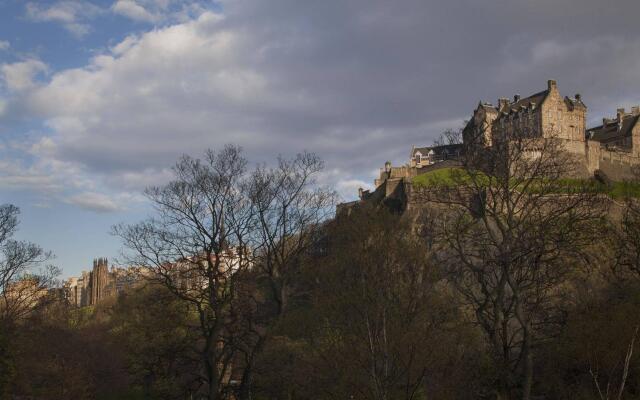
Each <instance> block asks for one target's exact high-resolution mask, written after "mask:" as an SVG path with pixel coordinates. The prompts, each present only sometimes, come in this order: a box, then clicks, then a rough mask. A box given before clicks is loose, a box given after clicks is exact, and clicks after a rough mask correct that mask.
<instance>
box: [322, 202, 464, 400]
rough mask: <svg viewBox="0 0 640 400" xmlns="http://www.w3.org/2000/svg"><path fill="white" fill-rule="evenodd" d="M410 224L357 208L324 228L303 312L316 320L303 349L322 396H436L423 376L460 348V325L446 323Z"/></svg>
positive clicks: (446, 304)
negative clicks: (309, 302)
mask: <svg viewBox="0 0 640 400" xmlns="http://www.w3.org/2000/svg"><path fill="white" fill-rule="evenodd" d="M410 228H411V227H410V225H409V222H408V221H407V220H402V219H401V217H399V216H397V215H393V214H391V213H390V212H388V211H386V210H384V209H382V210H374V209H369V208H368V207H364V208H362V209H356V210H354V211H353V212H352V213H351V215H349V216H348V217H347V216H345V217H343V218H339V219H338V220H337V221H336V222H335V223H333V224H332V226H331V227H330V228H329V229H328V236H329V238H328V240H329V246H328V251H327V255H326V257H323V258H321V259H319V260H318V261H320V263H319V264H318V265H316V266H315V271H316V272H315V276H316V281H317V284H316V288H315V290H314V294H313V305H314V308H313V309H312V310H311V312H313V314H314V315H316V319H317V321H318V322H317V323H316V326H315V329H314V331H313V332H311V338H312V339H311V343H313V347H312V349H311V351H312V352H313V353H316V354H317V355H318V361H316V363H317V366H316V368H317V369H318V370H320V371H322V376H323V379H324V382H323V384H320V385H318V386H320V387H322V388H323V391H324V392H325V393H327V397H328V398H335V399H338V398H350V397H351V398H367V399H376V400H384V399H407V400H410V399H418V398H426V397H429V398H430V397H432V396H433V397H437V398H442V396H443V393H438V392H436V390H435V387H433V386H434V385H430V384H429V382H432V381H439V379H438V378H436V376H438V372H437V371H438V369H440V368H443V367H444V365H445V364H446V363H447V362H449V361H452V360H447V357H451V358H452V359H455V358H456V356H457V355H458V351H459V350H461V349H462V348H464V346H462V345H461V342H457V339H456V338H457V336H458V334H459V333H460V332H462V331H463V330H458V329H456V328H457V327H455V328H454V326H455V325H456V324H455V318H456V315H457V312H456V310H455V309H454V308H453V307H452V304H453V303H452V302H450V301H449V300H447V296H446V295H445V294H444V292H441V291H439V290H438V282H439V281H440V276H439V273H438V269H437V268H436V266H435V265H434V264H433V263H432V261H433V260H432V258H431V257H430V255H429V254H428V253H427V250H426V248H425V245H424V243H423V242H422V241H421V240H420V238H419V237H417V236H416V235H414V234H412V233H411V229H410ZM458 345H461V346H458ZM441 348H447V349H450V350H449V354H445V353H444V352H440V351H438V349H441ZM445 360H446V361H445ZM441 378H443V379H444V380H446V377H441ZM431 389H432V390H433V391H431Z"/></svg>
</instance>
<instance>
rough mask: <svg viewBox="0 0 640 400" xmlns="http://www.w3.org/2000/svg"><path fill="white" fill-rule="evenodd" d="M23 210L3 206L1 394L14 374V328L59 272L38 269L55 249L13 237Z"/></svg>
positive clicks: (0, 222)
mask: <svg viewBox="0 0 640 400" xmlns="http://www.w3.org/2000/svg"><path fill="white" fill-rule="evenodd" d="M19 214H20V210H19V209H18V207H16V206H14V205H11V204H5V205H2V206H0V396H2V395H3V394H4V393H5V391H6V390H7V383H8V382H7V380H8V378H9V376H10V375H11V369H12V367H11V363H12V354H11V351H10V350H11V348H12V345H11V342H12V340H13V338H12V332H13V330H14V328H15V326H16V324H17V323H18V322H19V321H20V320H21V319H22V318H24V317H25V316H26V315H28V314H29V313H30V312H32V311H33V310H34V309H35V308H36V307H37V306H38V305H40V304H41V303H42V300H43V299H44V298H45V297H46V295H47V289H48V288H49V287H51V286H52V284H53V283H54V282H55V277H56V276H57V275H58V269H57V268H55V267H53V266H45V267H43V268H42V269H40V270H37V269H36V268H37V267H39V266H41V265H42V264H43V263H45V262H46V261H48V260H49V259H51V257H52V255H51V253H49V252H46V251H44V250H43V249H42V248H41V247H40V246H38V245H36V244H34V243H30V242H26V241H18V240H14V239H13V235H14V234H15V233H16V231H17V229H18V215H19Z"/></svg>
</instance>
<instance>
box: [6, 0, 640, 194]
mask: <svg viewBox="0 0 640 400" xmlns="http://www.w3.org/2000/svg"><path fill="white" fill-rule="evenodd" d="M603 4H604V3H603V2H601V1H599V0H598V1H596V0H553V1H552V0H540V1H535V2H533V1H526V0H516V1H513V0H509V1H507V0H459V1H447V2H442V1H437V2H436V1H423V0H404V1H399V2H388V1H382V0H366V1H365V0H353V1H348V2H345V1H337V0H326V1H320V2H304V1H303V2H301V1H298V0H272V1H268V2H265V1H261V0H239V1H237V0H234V1H231V0H229V1H226V0H225V1H223V2H222V15H220V16H215V15H213V14H211V13H205V14H203V16H202V17H201V18H200V19H198V20H192V21H191V22H186V23H183V24H176V25H173V26H168V27H166V28H163V29H157V30H155V31H153V32H150V33H147V34H144V35H141V36H140V37H139V38H129V39H128V41H129V42H128V43H127V46H122V48H121V49H119V50H118V52H117V53H113V54H104V55H103V56H101V57H97V58H96V59H94V60H92V62H91V64H90V65H88V66H87V67H86V68H81V69H77V70H69V71H60V72H59V73H57V74H54V75H53V76H52V78H51V81H50V83H49V84H47V85H46V86H44V87H42V88H40V89H39V90H37V91H35V92H34V93H33V94H32V95H30V96H28V97H24V98H22V99H21V100H20V101H21V102H22V103H21V104H22V105H21V106H19V105H13V106H12V107H15V108H17V109H20V108H21V107H27V106H28V107H29V108H30V110H31V112H32V113H36V114H37V115H39V116H41V117H42V118H45V119H46V120H47V121H48V125H49V126H50V127H51V129H52V130H53V134H52V138H53V140H54V141H55V143H56V148H55V151H53V152H52V153H51V154H52V155H51V156H52V157H54V158H57V159H61V160H65V161H71V162H76V163H79V164H81V165H82V166H83V167H86V169H87V170H88V171H91V173H93V174H96V175H97V176H103V177H105V179H106V181H108V182H110V183H111V184H112V185H115V186H118V185H125V184H126V185H129V186H127V187H130V186H131V185H132V182H144V181H145V180H144V179H141V178H140V176H137V175H136V174H138V175H140V173H141V171H148V173H149V174H150V175H157V176H160V175H162V174H161V173H160V171H162V170H163V169H165V168H166V167H167V166H168V165H171V164H172V163H173V161H174V160H175V159H176V158H177V157H178V156H179V155H180V154H182V153H191V154H196V155H197V154H201V152H202V151H203V150H204V148H206V147H215V146H218V145H221V144H223V143H227V142H236V143H239V144H241V145H243V146H244V147H245V148H246V150H247V152H248V155H249V157H250V159H252V160H255V161H264V160H268V159H272V158H273V156H274V155H276V154H278V153H284V154H290V153H294V152H297V151H300V150H302V149H307V150H311V151H317V152H319V153H320V154H321V156H323V157H324V158H325V159H326V160H327V165H328V166H329V168H331V169H332V170H335V171H338V173H336V174H334V176H336V178H335V179H336V182H339V185H341V187H342V188H350V187H353V185H354V184H355V183H356V182H357V183H359V181H362V180H363V179H364V180H368V179H370V177H371V171H375V169H376V168H377V167H378V166H380V165H382V163H384V161H385V160H391V161H392V162H393V163H396V164H397V163H400V162H404V161H405V160H406V158H407V153H408V151H409V149H410V147H411V145H412V144H415V145H423V144H428V143H430V142H431V141H432V140H433V138H435V137H436V136H437V135H438V134H439V133H440V131H442V130H443V129H445V128H446V127H449V126H451V127H457V126H460V124H461V123H462V120H463V119H464V118H466V117H468V116H469V115H470V113H471V111H472V109H473V107H474V106H475V105H476V103H477V101H478V100H480V99H483V100H489V101H495V99H496V98H497V97H499V96H505V95H506V96H510V95H513V94H515V93H521V94H523V95H524V94H528V93H531V92H535V91H539V90H542V89H544V87H545V85H546V80H547V79H549V78H555V79H557V80H558V82H559V85H560V89H561V91H562V92H563V93H565V94H568V95H571V94H574V93H575V92H580V93H581V94H582V95H583V98H584V99H585V101H586V102H587V103H588V105H589V106H590V110H591V111H590V117H591V118H593V119H595V118H599V117H600V116H601V115H600V113H603V112H606V110H613V109H615V107H616V106H617V105H618V103H620V102H622V101H633V100H634V99H637V100H638V101H639V102H640V80H638V79H636V78H637V74H638V72H637V71H639V70H640V69H638V68H637V67H638V66H639V65H640V51H639V50H640V48H639V46H638V45H637V43H640V40H639V39H640V26H638V24H637V21H636V16H637V15H638V13H639V12H640V2H637V1H636V0H633V1H632V0H619V1H616V2H609V3H607V5H606V6H604V5H603ZM621 105H624V104H621ZM126 177H129V178H126ZM134 177H135V178H134ZM126 182H128V183H126Z"/></svg>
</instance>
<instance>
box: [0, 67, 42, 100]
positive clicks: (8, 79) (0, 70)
mask: <svg viewBox="0 0 640 400" xmlns="http://www.w3.org/2000/svg"><path fill="white" fill-rule="evenodd" d="M47 70H48V67H47V65H46V64H45V63H43V62H42V61H40V60H35V59H29V60H26V61H20V62H15V63H11V64H0V78H1V80H0V82H2V83H4V85H5V86H6V87H7V88H8V89H9V90H10V91H13V92H18V91H23V90H28V89H33V88H35V87H36V82H35V78H36V76H37V75H38V74H40V73H43V72H47Z"/></svg>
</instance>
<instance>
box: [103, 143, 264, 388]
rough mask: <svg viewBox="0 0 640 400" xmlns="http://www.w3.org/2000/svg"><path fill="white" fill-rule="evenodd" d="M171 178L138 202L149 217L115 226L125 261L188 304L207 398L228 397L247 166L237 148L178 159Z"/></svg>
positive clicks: (246, 223)
mask: <svg viewBox="0 0 640 400" xmlns="http://www.w3.org/2000/svg"><path fill="white" fill-rule="evenodd" d="M173 172H174V176H175V178H174V180H173V181H172V182H170V183H168V184H167V185H165V186H162V187H151V188H149V189H147V190H146V192H145V193H146V196H147V198H148V199H149V200H150V201H151V203H152V205H153V206H154V208H155V210H156V216H155V217H153V218H150V219H148V220H147V221H144V222H141V223H138V224H135V225H122V224H121V225H118V226H115V227H114V229H113V231H114V234H115V235H117V236H119V237H120V238H121V239H122V240H123V242H124V244H125V246H126V248H127V249H128V250H129V252H128V254H127V255H126V257H127V260H128V262H129V263H131V264H133V265H139V266H143V267H146V268H147V269H148V271H149V273H150V276H149V277H148V278H149V279H151V280H153V281H155V282H157V283H160V284H162V285H164V286H165V287H166V288H168V289H169V290H170V291H171V292H172V293H173V294H174V295H175V296H177V297H179V298H180V299H182V300H184V301H186V302H187V303H189V304H191V306H192V308H193V310H194V312H195V313H196V315H197V316H198V322H199V323H198V326H197V327H196V329H197V330H198V332H199V337H200V341H199V342H198V344H199V346H198V349H197V351H198V353H199V354H200V358H201V365H202V381H203V383H204V388H205V392H206V395H205V396H204V397H205V398H207V399H223V398H227V397H228V393H227V392H228V389H229V388H228V384H229V380H230V374H231V369H232V361H233V357H234V355H235V348H234V347H233V346H232V345H231V340H230V338H229V332H228V329H227V327H228V326H231V325H232V322H233V321H231V318H233V313H232V310H231V308H232V304H233V301H234V299H235V298H236V297H237V296H238V293H237V290H236V289H237V288H238V281H237V278H238V277H239V276H240V275H241V274H242V272H243V271H246V270H247V269H248V268H249V266H250V260H249V257H247V238H248V236H249V233H250V231H251V229H252V227H253V223H254V218H253V217H254V214H253V205H252V204H251V202H250V200H249V198H248V196H247V173H246V172H247V162H246V160H245V158H244V157H243V156H242V152H241V149H240V148H239V147H235V146H226V147H225V148H224V149H223V150H222V151H220V152H214V151H211V150H209V151H207V152H206V154H205V157H204V159H203V160H199V159H193V158H191V157H188V156H184V157H183V158H182V159H180V161H179V162H178V163H177V164H176V166H175V167H174V168H173Z"/></svg>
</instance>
